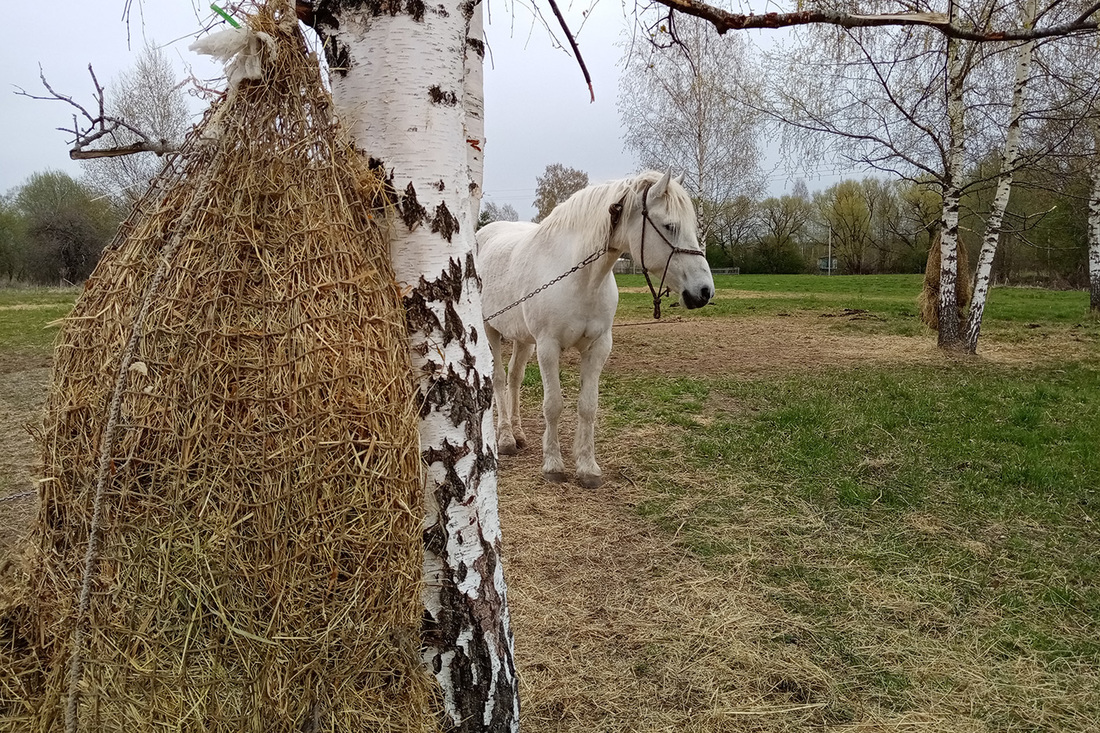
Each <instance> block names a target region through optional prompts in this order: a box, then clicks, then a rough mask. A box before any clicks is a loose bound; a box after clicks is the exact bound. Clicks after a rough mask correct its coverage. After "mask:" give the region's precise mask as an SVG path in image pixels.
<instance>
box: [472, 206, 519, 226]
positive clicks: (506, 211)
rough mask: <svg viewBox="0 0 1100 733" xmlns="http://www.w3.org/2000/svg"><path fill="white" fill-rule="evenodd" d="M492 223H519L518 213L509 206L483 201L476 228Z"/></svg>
mask: <svg viewBox="0 0 1100 733" xmlns="http://www.w3.org/2000/svg"><path fill="white" fill-rule="evenodd" d="M494 221H519V212H517V211H516V208H515V207H514V206H512V205H511V204H498V203H496V202H495V201H483V202H482V204H481V214H480V215H479V216H478V218H477V228H478V229H481V227H483V226H485V225H486V224H490V223H492V222H494Z"/></svg>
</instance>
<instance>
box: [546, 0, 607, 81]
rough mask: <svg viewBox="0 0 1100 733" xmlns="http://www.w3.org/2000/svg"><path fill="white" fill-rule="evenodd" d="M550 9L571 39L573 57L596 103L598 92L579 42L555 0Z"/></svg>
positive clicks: (567, 36) (552, 0) (551, 1)
mask: <svg viewBox="0 0 1100 733" xmlns="http://www.w3.org/2000/svg"><path fill="white" fill-rule="evenodd" d="M550 7H551V8H552V9H553V11H554V15H555V17H557V19H558V23H560V24H561V29H562V30H563V31H565V37H566V38H568V39H569V45H570V46H572V47H573V55H574V56H575V57H576V58H577V63H578V64H580V66H581V72H582V73H583V74H584V80H585V81H586V82H587V83H588V94H589V95H590V96H591V101H593V102H595V101H596V91H595V90H594V89H593V88H592V77H591V76H590V75H589V74H588V67H587V66H585V65H584V59H583V58H581V50H580V49H579V48H577V41H576V40H575V39H574V38H573V32H572V31H570V30H569V26H568V25H566V24H565V18H564V17H562V14H561V10H559V9H558V4H557V3H556V2H554V0H550Z"/></svg>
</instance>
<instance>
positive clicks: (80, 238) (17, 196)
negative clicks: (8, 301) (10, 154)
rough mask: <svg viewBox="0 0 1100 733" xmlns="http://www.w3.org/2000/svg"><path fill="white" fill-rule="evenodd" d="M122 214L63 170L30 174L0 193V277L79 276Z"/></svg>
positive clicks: (47, 279) (56, 281)
mask: <svg viewBox="0 0 1100 733" xmlns="http://www.w3.org/2000/svg"><path fill="white" fill-rule="evenodd" d="M123 215H124V212H123V211H122V210H121V209H120V207H119V206H117V205H116V203H115V202H114V201H113V200H112V199H111V197H109V196H106V195H104V194H103V193H102V192H101V191H98V190H97V189H95V188H94V187H93V186H91V185H89V184H87V183H82V182H80V181H78V180H76V179H74V178H73V177H71V176H69V175H68V174H66V173H61V172H59V171H45V172H42V173H35V174H33V175H32V176H31V177H30V178H29V179H28V180H27V181H26V182H25V183H24V184H23V185H21V186H18V187H16V188H15V189H13V190H11V191H9V192H8V193H7V194H6V195H4V196H3V197H0V281H3V280H7V282H8V283H9V284H11V283H14V282H20V283H28V284H34V285H64V284H70V283H77V282H80V281H82V280H84V279H85V278H87V277H88V276H89V275H90V274H91V273H92V270H93V269H94V268H95V265H96V263H97V262H98V261H99V255H100V253H101V252H102V251H103V248H104V247H105V246H106V245H107V243H108V242H109V241H110V240H111V237H113V236H114V233H115V230H116V229H117V228H118V225H119V222H121V221H122V217H123Z"/></svg>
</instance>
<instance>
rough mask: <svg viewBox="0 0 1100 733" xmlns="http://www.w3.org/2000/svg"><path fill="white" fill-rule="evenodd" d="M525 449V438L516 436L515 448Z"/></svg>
mask: <svg viewBox="0 0 1100 733" xmlns="http://www.w3.org/2000/svg"><path fill="white" fill-rule="evenodd" d="M526 447H527V438H525V437H523V436H522V435H517V436H516V448H526Z"/></svg>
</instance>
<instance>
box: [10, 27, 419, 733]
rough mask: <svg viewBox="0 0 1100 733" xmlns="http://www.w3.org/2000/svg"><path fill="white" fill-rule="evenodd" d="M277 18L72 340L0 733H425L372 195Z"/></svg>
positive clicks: (412, 433)
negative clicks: (255, 67)
mask: <svg viewBox="0 0 1100 733" xmlns="http://www.w3.org/2000/svg"><path fill="white" fill-rule="evenodd" d="M279 15H280V14H278V13H276V12H275V11H273V10H271V9H263V10H261V11H259V12H258V13H257V15H255V16H253V17H252V18H251V19H250V20H249V25H250V27H251V29H252V31H254V32H257V33H266V34H267V35H268V36H270V38H271V39H273V43H271V44H270V45H265V46H264V51H263V55H264V59H263V62H264V63H263V69H264V72H263V78H262V79H261V80H259V81H243V82H241V83H240V85H239V86H237V87H236V89H235V90H234V91H233V92H232V93H231V94H230V95H229V98H228V99H227V100H225V101H224V102H223V103H222V104H221V105H220V106H218V107H217V108H216V109H214V110H212V111H211V112H210V113H208V115H207V117H206V119H205V121H204V123H203V124H202V125H201V126H200V127H199V128H198V129H197V130H196V131H195V133H194V134H193V135H192V136H191V137H190V138H189V140H188V142H187V143H186V145H185V148H184V151H183V152H182V153H181V154H180V155H179V156H178V157H177V158H176V159H175V160H174V161H173V163H171V164H170V165H169V166H168V168H167V169H166V171H165V173H164V174H163V175H162V176H160V177H159V178H158V179H157V180H156V181H155V182H154V185H153V186H152V188H151V189H150V192H149V193H148V194H147V195H146V197H145V198H144V199H143V200H142V202H141V203H140V204H139V205H138V207H137V209H136V210H135V212H134V214H133V215H132V216H131V217H130V218H129V219H128V220H127V221H126V223H125V224H124V225H123V226H122V228H121V229H120V232H119V235H118V237H117V238H116V240H115V242H114V243H113V244H112V245H111V247H110V248H109V249H108V251H107V252H106V254H105V255H104V258H103V260H102V262H101V263H100V265H99V267H98V268H97V270H96V272H95V273H94V275H93V276H92V278H91V279H90V280H89V281H88V284H87V286H86V288H85V291H84V293H83V295H82V296H81V298H80V300H79V302H78V303H77V305H76V308H75V309H74V311H73V313H72V315H71V316H70V317H69V318H68V319H66V322H65V326H64V329H63V333H62V335H61V337H60V341H59V344H58V347H57V354H56V365H55V372H54V378H53V385H52V388H51V393H50V396H49V399H48V404H47V412H46V420H45V428H44V433H43V454H44V455H43V459H44V464H45V465H44V469H45V481H44V483H43V484H42V490H41V507H40V510H39V515H38V519H37V523H36V526H35V529H34V532H33V539H32V543H33V548H32V555H33V557H32V558H31V561H30V566H31V571H30V582H29V590H28V592H27V593H26V594H25V595H24V597H23V598H22V599H21V600H20V601H19V602H18V603H16V604H13V605H9V607H8V608H6V609H3V610H2V611H0V665H2V667H0V729H4V730H7V729H9V728H11V729H16V730H28V731H43V732H44V731H60V730H68V731H127V732H128V733H129V732H134V733H140V732H142V731H154V730H156V731H163V730H171V731H204V732H205V731H227V732H229V731H232V732H233V733H241V732H242V731H256V732H260V731H263V733H273V732H275V731H288V732H289V731H295V732H301V731H425V730H433V729H434V728H435V727H436V721H437V715H436V710H437V700H436V697H435V694H434V687H433V684H434V683H433V682H432V681H431V679H430V677H429V676H428V675H427V674H426V673H425V672H424V671H423V669H422V667H421V664H420V658H419V626H420V618H421V614H422V607H421V604H420V587H421V566H422V560H421V557H422V539H421V521H422V511H421V496H420V492H421V474H420V462H419V448H418V438H417V432H416V430H417V414H416V403H415V400H414V393H413V388H412V384H411V372H410V367H409V363H408V351H407V342H406V332H405V324H404V313H403V310H402V308H401V303H400V293H399V291H398V288H397V286H396V284H395V283H394V279H393V274H392V272H391V270H390V267H389V264H388V251H387V244H386V240H385V236H384V234H385V232H384V226H383V222H384V220H385V212H384V211H383V210H382V209H381V208H380V207H381V206H382V204H381V203H380V202H381V201H382V199H383V195H384V186H383V184H382V182H381V181H379V180H378V179H377V178H376V177H375V176H374V175H373V174H371V173H370V172H369V171H367V170H365V168H364V167H363V164H362V163H361V162H360V160H359V158H358V156H357V155H356V153H355V152H354V151H353V150H352V149H351V148H350V146H349V145H347V144H346V143H345V142H343V141H342V139H341V137H340V135H339V132H338V130H337V129H336V125H335V123H334V121H333V115H332V110H331V102H330V100H329V98H328V96H327V94H326V93H325V92H324V90H323V88H322V86H321V80H320V76H319V73H318V69H317V64H316V60H315V59H311V58H310V57H309V56H308V54H307V52H306V49H305V46H304V44H303V41H302V38H301V36H300V35H299V33H298V31H297V29H296V25H295V23H294V19H293V17H292V15H290V14H287V15H288V17H286V18H280V17H279Z"/></svg>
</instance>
